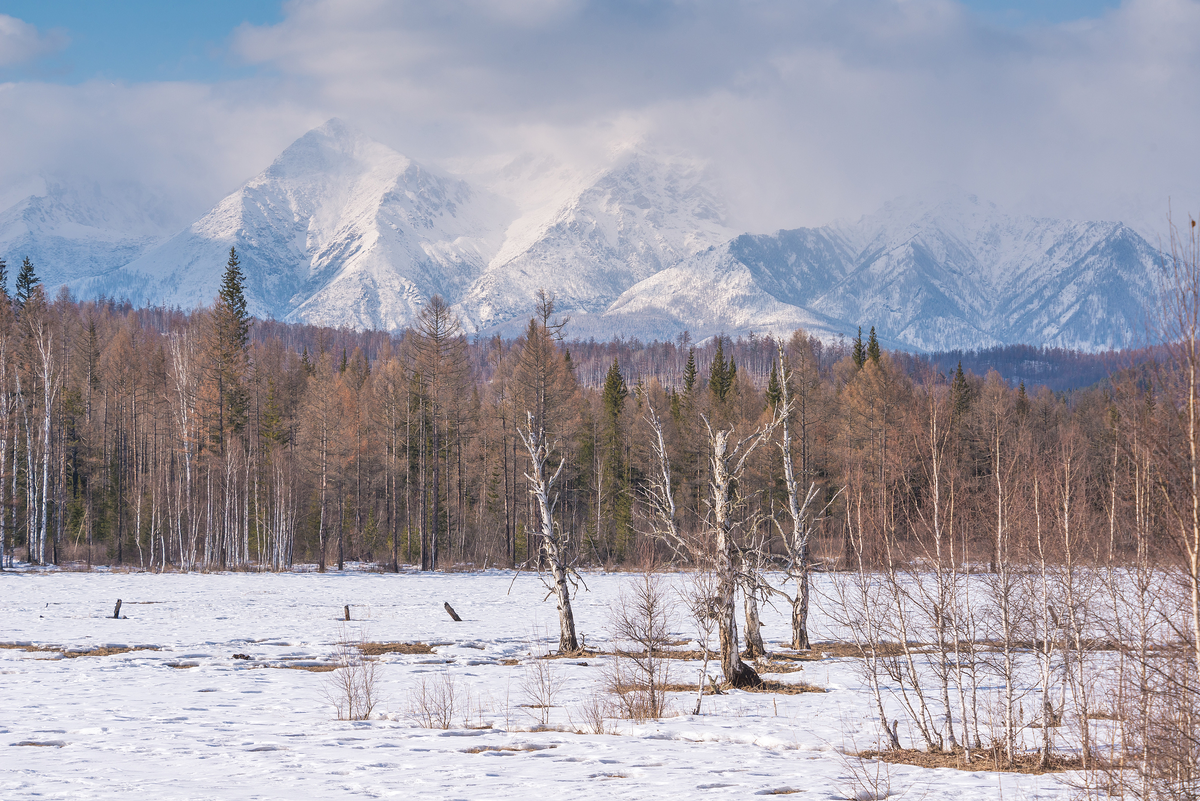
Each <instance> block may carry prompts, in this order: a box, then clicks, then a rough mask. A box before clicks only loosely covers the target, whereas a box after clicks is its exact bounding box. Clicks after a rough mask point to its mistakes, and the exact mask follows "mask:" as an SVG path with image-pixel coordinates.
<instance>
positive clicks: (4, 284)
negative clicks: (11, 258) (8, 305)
mask: <svg viewBox="0 0 1200 801" xmlns="http://www.w3.org/2000/svg"><path fill="white" fill-rule="evenodd" d="M0 298H3V299H4V300H8V262H6V261H5V260H4V259H3V257H0Z"/></svg>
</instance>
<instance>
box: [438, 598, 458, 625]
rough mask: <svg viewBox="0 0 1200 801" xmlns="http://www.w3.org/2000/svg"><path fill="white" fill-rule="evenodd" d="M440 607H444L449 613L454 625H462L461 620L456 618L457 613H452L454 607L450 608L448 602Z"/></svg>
mask: <svg viewBox="0 0 1200 801" xmlns="http://www.w3.org/2000/svg"><path fill="white" fill-rule="evenodd" d="M442 606H443V607H445V609H446V612H448V613H449V615H450V617H451V619H452V620H453V621H454V622H455V623H462V618H461V617H459V616H458V612H455V611H454V607H453V606H451V605H450V603H449V602H446V603H443V604H442Z"/></svg>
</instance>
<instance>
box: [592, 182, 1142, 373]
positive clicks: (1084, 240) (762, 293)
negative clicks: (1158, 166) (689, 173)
mask: <svg viewBox="0 0 1200 801" xmlns="http://www.w3.org/2000/svg"><path fill="white" fill-rule="evenodd" d="M1158 258H1159V256H1158V253H1157V251H1156V250H1154V248H1152V247H1150V245H1149V244H1148V243H1146V241H1145V240H1144V239H1142V238H1141V237H1140V236H1139V235H1138V234H1137V233H1135V232H1134V231H1133V230H1131V229H1130V228H1128V227H1126V226H1124V225H1122V224H1120V223H1109V222H1071V221H1063V220H1051V219H1041V218H1033V217H1014V216H1009V215H1006V214H1004V213H1003V212H1001V211H1000V210H998V209H996V208H995V207H994V206H992V205H991V204H987V203H984V202H982V201H980V200H979V199H978V198H976V197H974V196H970V195H964V194H960V195H959V196H957V197H953V198H951V199H949V200H946V201H943V202H941V203H938V204H935V205H933V206H930V205H928V204H924V203H908V204H892V206H891V207H890V208H885V209H884V211H883V212H881V213H880V214H879V215H875V216H872V217H864V218H863V219H862V220H859V221H858V222H856V223H852V224H847V223H840V224H836V225H831V226H826V227H823V228H817V229H797V230H793V231H780V232H778V233H776V234H773V235H743V236H741V237H738V238H736V239H734V240H732V241H730V242H729V243H726V244H725V245H722V246H721V247H719V248H715V249H713V250H712V251H710V252H708V253H705V254H703V256H702V257H699V258H696V259H692V260H689V261H687V262H684V263H682V264H680V265H677V266H676V267H674V268H671V269H669V270H666V271H663V272H662V273H660V274H658V275H656V276H654V277H653V278H652V279H649V280H648V281H645V282H642V283H639V284H637V285H634V286H633V287H631V288H630V289H629V290H627V291H626V292H625V293H624V294H622V296H621V297H620V298H618V299H617V301H616V302H615V303H613V305H612V306H611V307H610V308H609V309H608V310H607V312H606V314H605V316H606V317H607V318H608V319H609V325H611V326H613V327H617V326H620V325H621V322H620V321H621V320H622V319H624V320H625V325H626V326H632V327H639V326H643V327H644V325H645V323H644V321H645V320H647V319H659V320H663V321H670V323H669V324H666V325H659V326H657V328H656V331H655V334H656V335H657V336H660V337H662V336H670V335H672V333H673V332H675V329H676V328H677V327H678V325H680V324H682V321H680V322H679V323H675V316H674V315H672V313H671V311H670V310H671V308H677V309H678V308H687V309H691V310H693V314H692V318H691V322H692V325H690V326H688V327H689V330H690V331H691V333H692V334H693V336H696V337H704V336H709V335H711V334H714V333H718V332H719V331H721V330H725V331H727V332H728V331H731V330H736V331H738V332H742V331H746V330H749V329H750V328H753V329H754V330H757V331H758V332H760V333H762V332H766V331H772V332H774V333H784V332H785V331H786V329H787V326H788V325H791V324H792V323H795V324H799V325H804V327H806V328H808V329H810V330H812V331H813V332H814V333H818V334H822V335H828V334H836V333H844V334H853V333H854V332H855V330H856V328H857V326H859V325H862V326H864V327H865V326H871V325H873V326H875V327H876V330H877V333H878V334H879V336H880V337H881V339H882V340H883V341H884V342H885V343H887V344H888V345H889V346H891V347H900V348H904V349H911V350H948V349H954V348H980V347H991V346H994V345H1000V344H1012V343H1028V344H1038V345H1052V346H1057V347H1066V348H1077V349H1082V350H1102V349H1107V348H1120V347H1126V346H1129V345H1133V344H1137V343H1138V342H1139V341H1141V337H1142V336H1143V332H1144V331H1145V330H1146V328H1145V322H1146V320H1145V311H1144V310H1145V309H1146V308H1148V306H1149V304H1152V303H1153V300H1154V298H1155V292H1156V287H1155V281H1154V274H1155V270H1156V265H1157V263H1158ZM734 284H737V285H739V286H740V287H741V289H740V291H739V292H738V293H736V295H733V294H731V295H729V296H727V297H723V298H721V299H720V300H719V301H717V300H716V298H717V297H718V292H719V288H720V287H722V286H732V285H734ZM780 304H782V306H781V305H780ZM785 307H786V308H785ZM787 309H790V310H791V311H790V312H788V311H787ZM781 313H782V314H781ZM805 315H808V319H809V320H810V322H808V323H804V322H802V321H803V320H804V319H805ZM776 319H778V322H775V320H776ZM697 323H698V324H697ZM755 323H757V325H755Z"/></svg>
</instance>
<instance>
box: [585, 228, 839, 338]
mask: <svg viewBox="0 0 1200 801" xmlns="http://www.w3.org/2000/svg"><path fill="white" fill-rule="evenodd" d="M788 233H795V232H788ZM788 277H790V276H784V277H783V280H787V278H788ZM764 279H766V280H764ZM780 283H781V281H780V280H779V279H778V278H777V277H775V276H770V275H764V271H762V270H759V269H756V268H755V267H751V266H748V265H746V264H744V263H743V262H741V261H740V260H738V259H737V258H736V257H735V256H734V255H733V253H731V248H730V247H728V246H725V247H720V248H709V249H708V250H706V251H705V252H703V253H701V254H699V255H697V256H696V257H694V258H692V259H688V260H687V261H686V262H684V263H682V264H679V265H676V266H674V267H669V268H667V269H665V270H663V271H661V272H659V273H657V274H655V275H653V276H651V277H650V278H647V279H645V280H644V281H640V282H639V283H637V284H635V285H634V286H632V287H630V288H629V290H628V291H626V292H624V293H623V294H622V295H621V296H620V297H619V298H617V300H616V301H615V302H614V303H613V304H612V305H611V306H610V307H609V308H608V309H607V310H606V311H605V312H604V313H603V315H601V316H600V320H602V321H603V322H602V323H601V322H600V321H598V320H593V319H589V320H586V321H585V325H586V327H587V328H588V329H595V330H596V331H598V332H601V331H604V330H608V331H618V332H620V333H621V334H622V335H624V336H637V337H640V338H642V339H660V340H669V339H672V338H674V337H675V336H676V335H677V334H679V333H680V332H682V331H684V330H687V331H689V332H690V333H691V334H692V336H693V337H695V338H696V339H698V340H699V339H705V338H707V337H710V336H714V335H716V334H721V333H724V334H729V335H737V334H742V333H750V332H755V333H759V334H765V333H771V334H775V335H781V336H786V335H788V334H790V333H791V332H792V331H794V330H796V329H797V328H804V329H805V330H807V331H809V332H810V333H814V334H817V335H818V336H827V337H835V336H836V335H837V334H838V333H839V332H840V331H841V330H842V329H843V328H844V325H843V324H842V323H841V322H840V321H837V320H829V319H828V318H826V317H824V316H823V315H821V314H819V313H816V312H813V311H811V310H809V309H807V308H805V307H804V306H802V305H798V304H794V303H788V302H786V301H783V300H780V299H779V298H778V296H777V295H776V293H775V292H773V291H771V289H768V288H767V287H778V286H779V284H780ZM764 285H765V286H764ZM571 335H572V336H577V335H579V332H578V331H576V330H575V329H572V330H571ZM593 335H596V334H593Z"/></svg>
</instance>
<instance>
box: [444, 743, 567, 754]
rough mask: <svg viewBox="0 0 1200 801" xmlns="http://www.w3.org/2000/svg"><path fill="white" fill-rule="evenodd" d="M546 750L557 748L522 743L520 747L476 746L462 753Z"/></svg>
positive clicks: (550, 745)
mask: <svg viewBox="0 0 1200 801" xmlns="http://www.w3.org/2000/svg"><path fill="white" fill-rule="evenodd" d="M547 748H558V746H557V745H555V744H553V743H550V744H548V745H532V744H530V743H522V744H521V745H478V746H475V747H474V748H467V749H466V750H464V751H463V753H464V754H486V753H488V752H496V751H500V752H509V753H519V752H522V751H545V750H546V749H547Z"/></svg>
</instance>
